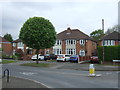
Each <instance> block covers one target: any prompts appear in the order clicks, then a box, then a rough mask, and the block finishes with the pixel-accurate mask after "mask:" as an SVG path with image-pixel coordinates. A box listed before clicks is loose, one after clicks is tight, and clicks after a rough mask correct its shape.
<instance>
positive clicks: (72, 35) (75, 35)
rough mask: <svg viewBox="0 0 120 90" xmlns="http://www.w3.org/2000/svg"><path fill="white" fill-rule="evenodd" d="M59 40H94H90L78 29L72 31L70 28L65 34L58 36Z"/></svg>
mask: <svg viewBox="0 0 120 90" xmlns="http://www.w3.org/2000/svg"><path fill="white" fill-rule="evenodd" d="M57 39H60V40H67V39H75V40H79V39H86V40H92V38H90V37H89V36H88V35H86V34H85V33H83V32H81V31H80V30H78V29H70V28H67V30H64V31H63V32H61V33H59V34H57Z"/></svg>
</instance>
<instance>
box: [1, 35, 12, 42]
mask: <svg viewBox="0 0 120 90" xmlns="http://www.w3.org/2000/svg"><path fill="white" fill-rule="evenodd" d="M0 42H10V41H8V40H6V39H5V38H3V37H1V36H0Z"/></svg>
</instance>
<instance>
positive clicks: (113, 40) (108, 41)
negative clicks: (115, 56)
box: [99, 31, 120, 46]
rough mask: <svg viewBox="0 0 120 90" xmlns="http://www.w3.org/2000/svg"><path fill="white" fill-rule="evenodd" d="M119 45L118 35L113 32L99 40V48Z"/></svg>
mask: <svg viewBox="0 0 120 90" xmlns="http://www.w3.org/2000/svg"><path fill="white" fill-rule="evenodd" d="M116 45H120V33H118V32H116V31H114V32H112V33H110V34H108V35H105V36H104V37H102V38H101V40H100V42H99V46H116Z"/></svg>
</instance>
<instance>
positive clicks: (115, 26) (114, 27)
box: [105, 25, 120, 34]
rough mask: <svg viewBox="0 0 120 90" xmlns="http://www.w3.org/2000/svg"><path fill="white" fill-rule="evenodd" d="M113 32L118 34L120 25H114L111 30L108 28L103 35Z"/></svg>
mask: <svg viewBox="0 0 120 90" xmlns="http://www.w3.org/2000/svg"><path fill="white" fill-rule="evenodd" d="M113 31H117V32H119V33H120V25H114V26H113V27H112V28H108V29H107V31H106V32H105V34H110V33H112V32H113Z"/></svg>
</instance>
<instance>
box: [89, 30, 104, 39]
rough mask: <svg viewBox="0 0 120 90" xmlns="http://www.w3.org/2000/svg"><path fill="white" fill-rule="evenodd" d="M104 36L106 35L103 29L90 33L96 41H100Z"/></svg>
mask: <svg viewBox="0 0 120 90" xmlns="http://www.w3.org/2000/svg"><path fill="white" fill-rule="evenodd" d="M103 35H104V32H103V30H101V29H98V30H95V31H93V32H91V33H90V37H92V38H93V39H94V40H96V41H98V40H99V39H100V38H101V37H102V36H103Z"/></svg>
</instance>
